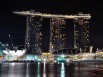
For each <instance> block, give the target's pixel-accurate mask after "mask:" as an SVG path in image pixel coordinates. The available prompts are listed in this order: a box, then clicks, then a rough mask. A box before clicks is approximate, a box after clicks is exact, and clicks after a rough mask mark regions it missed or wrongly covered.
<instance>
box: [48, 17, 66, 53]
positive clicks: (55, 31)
mask: <svg viewBox="0 0 103 77" xmlns="http://www.w3.org/2000/svg"><path fill="white" fill-rule="evenodd" d="M64 29H65V20H64V19H63V18H51V19H50V45H49V51H50V52H54V51H58V50H61V49H63V48H65V44H64V43H65V42H64V41H65V39H66V35H65V34H64V33H63V30H64Z"/></svg>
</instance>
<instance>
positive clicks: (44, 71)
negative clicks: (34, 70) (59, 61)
mask: <svg viewBox="0 0 103 77" xmlns="http://www.w3.org/2000/svg"><path fill="white" fill-rule="evenodd" d="M43 77H46V64H45V62H44V66H43Z"/></svg>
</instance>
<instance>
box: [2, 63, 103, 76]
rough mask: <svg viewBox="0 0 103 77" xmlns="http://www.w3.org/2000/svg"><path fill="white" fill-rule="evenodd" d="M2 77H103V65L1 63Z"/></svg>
mask: <svg viewBox="0 0 103 77" xmlns="http://www.w3.org/2000/svg"><path fill="white" fill-rule="evenodd" d="M0 77H103V63H46V62H44V63H40V62H38V63H19V62H18V63H8V62H5V63H1V64H0Z"/></svg>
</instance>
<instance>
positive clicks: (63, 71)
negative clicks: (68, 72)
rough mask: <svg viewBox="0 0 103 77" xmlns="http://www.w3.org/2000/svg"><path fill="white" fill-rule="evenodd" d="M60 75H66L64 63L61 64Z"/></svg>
mask: <svg viewBox="0 0 103 77" xmlns="http://www.w3.org/2000/svg"><path fill="white" fill-rule="evenodd" d="M60 77H65V66H64V63H62V64H61V70H60Z"/></svg>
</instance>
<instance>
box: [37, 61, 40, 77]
mask: <svg viewBox="0 0 103 77" xmlns="http://www.w3.org/2000/svg"><path fill="white" fill-rule="evenodd" d="M37 77H40V63H39V62H38V68H37Z"/></svg>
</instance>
